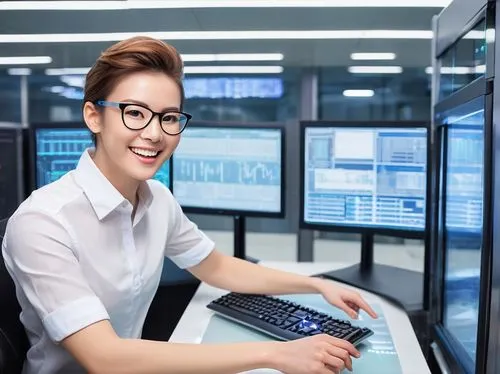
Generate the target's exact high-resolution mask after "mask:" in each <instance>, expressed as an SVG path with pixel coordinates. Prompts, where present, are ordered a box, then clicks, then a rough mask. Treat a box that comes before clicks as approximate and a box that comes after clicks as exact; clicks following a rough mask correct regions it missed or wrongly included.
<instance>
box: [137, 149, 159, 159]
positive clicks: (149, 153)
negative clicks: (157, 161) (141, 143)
mask: <svg viewBox="0 0 500 374" xmlns="http://www.w3.org/2000/svg"><path fill="white" fill-rule="evenodd" d="M130 150H131V151H132V152H133V153H135V154H136V155H138V156H142V157H150V158H155V157H157V156H158V155H159V154H160V153H161V151H158V150H153V149H145V148H138V147H130Z"/></svg>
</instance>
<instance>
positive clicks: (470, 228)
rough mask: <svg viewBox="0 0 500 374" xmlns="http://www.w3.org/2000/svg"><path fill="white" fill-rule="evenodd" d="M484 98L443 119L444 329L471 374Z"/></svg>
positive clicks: (481, 243)
mask: <svg viewBox="0 0 500 374" xmlns="http://www.w3.org/2000/svg"><path fill="white" fill-rule="evenodd" d="M484 108H485V97H484V96H481V97H479V98H476V99H474V100H471V101H469V102H466V103H463V104H461V105H457V106H456V107H454V108H453V109H450V110H448V111H446V112H444V113H439V118H440V122H441V123H442V127H443V128H442V132H441V134H442V135H441V143H442V151H441V164H442V168H441V176H440V177H441V180H442V183H443V187H442V191H441V194H440V201H441V206H440V212H441V214H440V222H439V223H440V226H441V227H442V228H443V234H442V237H440V240H439V251H442V252H443V256H442V257H443V258H442V262H443V264H442V270H441V271H442V274H443V279H442V284H443V287H442V295H441V298H442V308H441V312H442V316H441V318H442V322H441V323H442V327H443V335H444V336H446V341H447V342H449V343H450V346H451V347H452V348H453V349H454V350H455V351H456V352H460V353H459V354H458V355H457V358H458V361H459V362H460V363H461V365H462V366H463V367H464V368H466V370H467V371H469V372H473V370H474V367H475V366H476V360H477V355H478V352H479V344H480V340H479V339H478V330H480V329H481V322H480V321H481V318H482V313H481V293H482V292H484V290H483V289H482V287H481V269H482V267H481V262H482V260H484V258H483V255H485V254H486V253H483V252H485V251H483V249H484V250H487V249H488V248H489V246H488V245H487V242H485V238H486V237H487V236H484V228H485V224H484V223H485V222H484V218H483V217H484V212H483V210H484V208H485V207H484V201H485V188H484V186H485V182H484V180H485V176H486V173H487V171H488V169H487V168H485V138H486V135H485V127H486V118H485V117H486V116H485V110H484Z"/></svg>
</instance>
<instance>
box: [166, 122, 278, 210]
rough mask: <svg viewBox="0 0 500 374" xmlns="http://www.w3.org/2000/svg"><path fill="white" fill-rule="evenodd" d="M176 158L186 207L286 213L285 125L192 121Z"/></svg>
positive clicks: (179, 195) (177, 190)
mask: <svg viewBox="0 0 500 374" xmlns="http://www.w3.org/2000/svg"><path fill="white" fill-rule="evenodd" d="M173 158H174V161H173V166H174V172H173V191H174V195H175V197H176V199H177V201H179V203H180V205H181V206H182V207H183V209H184V211H186V212H189V213H202V214H203V213H204V214H227V215H233V216H237V215H241V216H259V217H283V216H284V211H285V208H284V192H283V191H284V182H285V177H284V176H285V174H284V173H285V171H284V127H282V126H276V125H267V124H260V123H259V124H228V123H226V124H223V123H202V122H198V123H193V124H190V125H189V126H188V128H187V129H186V130H185V131H184V132H183V134H182V137H181V141H180V143H179V146H178V147H177V149H176V151H175V152H174V156H173Z"/></svg>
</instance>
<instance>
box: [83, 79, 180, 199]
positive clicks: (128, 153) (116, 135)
mask: <svg viewBox="0 0 500 374" xmlns="http://www.w3.org/2000/svg"><path fill="white" fill-rule="evenodd" d="M105 100H106V101H107V102H117V103H136V104H139V105H140V106H136V107H131V106H128V107H126V108H125V109H124V113H123V118H124V119H125V122H126V123H127V124H133V122H134V121H136V122H139V121H141V117H142V116H144V115H149V114H148V112H147V110H144V109H143V108H141V106H142V107H147V108H149V109H151V110H152V111H154V112H162V113H163V112H166V111H168V110H176V111H178V110H180V105H181V92H180V89H179V86H178V85H177V84H176V82H175V81H174V80H173V79H172V78H170V77H168V76H167V75H166V74H164V73H158V72H137V73H133V74H130V75H128V76H126V77H124V78H122V79H121V80H120V81H119V83H118V84H117V85H116V86H115V88H114V89H113V90H112V91H111V93H110V95H109V96H108V97H106V98H105ZM84 116H85V122H86V123H87V126H88V127H89V128H90V129H91V131H92V132H94V133H95V134H97V149H96V152H95V154H94V156H93V158H94V162H95V163H96V165H97V166H98V167H99V169H100V170H101V172H102V173H103V174H104V175H105V176H106V177H107V178H108V179H109V180H110V182H111V183H112V184H113V185H114V186H115V187H116V188H117V189H118V190H120V191H121V192H122V194H125V193H126V192H125V190H130V188H129V187H132V186H135V187H134V188H135V189H136V188H137V186H138V184H139V182H141V181H145V180H147V179H151V178H152V177H153V176H154V175H155V173H156V172H157V171H158V169H159V168H160V167H161V165H162V164H163V163H164V162H166V161H167V160H168V159H169V158H170V156H171V155H172V153H173V152H174V150H175V148H176V147H177V145H178V144H179V139H180V135H169V134H166V133H165V132H164V131H163V130H162V127H161V125H160V119H159V116H157V115H155V116H154V117H153V119H152V120H151V121H150V123H149V125H148V126H146V127H145V128H143V129H141V130H132V129H130V128H127V127H126V126H125V124H124V122H123V119H122V110H121V109H120V108H118V107H97V106H95V105H94V104H92V103H90V102H87V103H85V107H84ZM170 118H171V117H168V116H166V117H164V118H163V121H164V123H165V121H168V120H169V119H170ZM129 127H131V126H129ZM132 127H133V126H132ZM137 127H141V126H137Z"/></svg>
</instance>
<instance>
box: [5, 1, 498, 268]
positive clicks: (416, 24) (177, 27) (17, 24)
mask: <svg viewBox="0 0 500 374" xmlns="http://www.w3.org/2000/svg"><path fill="white" fill-rule="evenodd" d="M16 3H18V4H17V5H12V7H14V8H16V7H17V8H18V10H7V9H8V8H2V6H4V4H2V3H0V44H1V47H2V48H1V49H0V61H1V57H7V56H35V55H36V56H50V57H51V59H52V61H51V62H49V63H45V64H41V65H39V64H37V65H35V64H20V65H14V64H12V63H6V64H5V65H0V122H9V123H15V124H18V125H19V126H30V125H31V124H35V123H68V122H79V121H81V98H82V87H83V83H84V73H85V70H86V68H87V67H88V66H90V65H91V64H92V62H93V61H95V59H96V58H97V56H98V55H99V53H100V51H102V50H104V49H105V48H106V47H107V46H109V45H110V44H111V42H103V41H97V42H96V41H88V42H75V41H70V40H69V39H71V34H73V33H113V32H130V33H137V34H141V33H145V32H166V33H168V32H171V31H182V32H183V33H184V34H183V33H181V34H179V35H174V34H167V35H166V37H165V38H164V39H165V40H167V41H169V42H170V43H172V44H173V45H174V46H175V47H177V48H178V49H179V51H180V52H181V53H182V54H185V55H186V56H188V55H191V56H192V55H193V54H205V58H208V57H207V54H210V55H212V56H211V57H214V56H213V55H218V54H231V53H266V54H269V53H274V54H275V53H281V54H282V56H280V57H276V56H273V57H269V56H268V57H267V58H263V60H262V61H255V60H254V61H248V60H247V61H245V60H244V59H243V61H241V60H240V61H227V60H226V61H220V60H223V58H222V57H221V56H220V55H218V58H219V61H189V60H188V59H185V61H186V77H185V84H186V94H187V102H186V107H185V110H186V111H187V112H189V113H191V114H192V115H193V117H194V119H196V120H203V121H208V122H210V121H214V122H217V123H218V122H221V121H229V122H233V123H234V122H246V123H252V124H253V125H257V126H258V124H259V123H277V124H280V125H283V126H284V127H285V129H286V141H285V151H286V155H285V156H286V157H285V160H286V163H285V167H286V180H285V182H286V189H285V196H284V199H285V206H286V214H285V217H284V218H283V219H281V218H248V219H247V227H246V228H247V234H246V242H247V245H246V249H247V250H246V252H247V254H248V255H249V256H252V257H255V258H258V259H262V260H289V261H295V260H297V259H299V260H305V261H339V262H343V263H346V264H356V263H359V261H360V258H361V250H360V245H361V236H360V235H359V234H355V233H340V232H333V231H330V232H327V231H326V230H325V231H318V230H304V229H300V228H299V221H300V208H301V206H300V204H301V203H300V202H301V199H300V198H299V196H300V189H299V187H300V186H299V184H300V183H299V182H298V181H299V180H300V176H301V170H300V149H299V144H300V123H299V121H301V120H324V121H351V122H352V121H393V122H394V123H397V122H403V121H414V122H420V123H428V124H430V123H431V122H432V117H433V114H434V113H433V104H436V102H437V101H438V99H442V98H446V97H448V96H452V94H454V93H456V92H457V91H458V90H459V89H460V88H462V87H464V86H466V85H468V84H470V83H471V82H472V81H473V80H475V79H476V78H477V76H478V72H477V71H472V70H470V69H469V70H468V69H462V70H460V69H455V70H449V71H446V70H441V75H440V87H439V88H440V91H439V94H438V96H439V97H438V99H436V92H433V79H436V75H432V72H433V68H432V66H431V65H432V62H433V57H436V56H435V55H433V53H432V51H433V50H434V46H433V43H432V37H433V31H432V28H433V23H432V20H433V17H435V16H437V15H438V14H440V13H441V12H442V11H443V9H444V7H445V6H447V5H449V3H450V1H442V2H439V1H428V2H425V1H423V2H421V4H424V5H420V6H405V7H394V6H393V5H394V4H392V6H391V4H390V3H391V2H390V1H380V2H379V3H380V4H379V6H378V7H372V8H370V7H366V6H365V7H355V6H353V7H345V6H328V7H316V6H314V5H310V6H309V7H298V8H294V7H267V6H262V7H251V8H248V9H245V11H244V12H243V11H242V10H241V8H237V7H236V8H231V7H224V6H221V7H219V8H210V7H199V6H198V7H193V8H191V7H189V5H186V4H188V3H189V2H184V5H182V6H181V7H180V8H178V9H162V10H160V11H159V10H158V9H147V8H146V9H95V10H88V9H78V10H56V9H52V10H40V9H38V10H37V9H29V7H27V6H26V8H24V9H23V7H24V5H22V4H21V3H23V2H16ZM24 3H26V2H24ZM97 3H98V2H95V7H96V8H98V7H99V5H97ZM117 3H119V2H116V4H117ZM131 3H133V2H131ZM313 3H314V2H312V4H313ZM335 3H340V2H336V1H334V0H332V2H331V4H335ZM365 3H366V2H365ZM409 3H411V2H409ZM414 3H415V4H416V3H418V2H417V1H415V2H414ZM455 3H457V4H463V3H464V2H463V1H458V0H457V1H456V2H455ZM493 3H496V2H489V3H488V6H489V7H490V8H493V7H494V6H493ZM135 4H136V6H138V7H139V8H140V7H141V6H140V5H138V4H140V2H135ZM384 4H385V5H386V6H384ZM485 5H486V1H478V2H477V4H476V5H475V7H471V8H470V9H468V8H467V9H465V8H462V11H461V12H459V13H460V14H461V15H463V14H466V15H463V17H462V18H460V17H457V20H458V19H459V20H460V22H458V23H459V24H460V25H462V24H468V23H467V22H469V21H470V19H473V18H474V17H473V16H472V15H471V14H472V13H473V14H475V12H478V11H479V10H480V9H481V7H483V6H485ZM54 6H55V7H56V5H54ZM117 7H118V8H119V6H118V5H117ZM449 9H452V10H453V9H455V10H456V7H455V8H453V7H450V8H449ZM464 9H465V10H464ZM467 12H471V14H468V15H467ZM448 14H450V13H448ZM467 17H468V18H467ZM447 20H449V18H448V19H447ZM462 21H463V22H462ZM471 22H472V21H471ZM443 24H444V21H443ZM481 27H482V28H481ZM464 28H465V26H464ZM485 28H486V21H485V23H484V24H482V25H481V24H480V25H479V26H478V27H477V28H476V29H475V31H478V32H481V30H483V32H484V29H485ZM290 30H295V31H298V33H296V34H295V35H293V36H290V35H289V34H286V32H288V31H290ZM315 30H316V31H318V34H316V36H311V35H310V34H308V33H311V32H312V31H315ZM220 31H229V34H231V33H233V34H236V33H235V32H236V31H243V32H264V33H267V34H266V35H267V37H262V36H261V37H259V36H258V35H259V34H256V35H255V36H252V37H248V39H247V38H245V39H243V40H236V39H231V36H227V35H226V36H224V37H223V38H222V39H219V38H218V36H217V35H215V34H210V32H220ZM284 31H285V32H284ZM452 31H453V32H454V33H455V34H456V35H455V36H456V37H457V38H459V37H460V36H459V35H458V34H460V32H461V31H463V30H459V31H457V30H452ZM188 32H192V34H188ZM276 32H281V34H278V35H274V36H272V37H271V36H270V35H271V34H272V33H276ZM60 33H64V34H67V35H66V38H67V39H68V41H67V42H51V41H47V37H45V39H44V37H40V38H39V40H38V39H37V38H36V37H35V36H34V35H37V34H60ZM339 34H341V35H339ZM318 35H321V36H318ZM28 38H31V41H30V42H28V41H27V39H28ZM82 38H83V39H85V36H83V37H82ZM476 39H477V38H476ZM471 40H472V41H471ZM473 40H474V39H470V38H469V39H467V38H465V39H460V43H459V44H458V47H457V48H456V50H455V52H453V53H454V54H453V57H450V58H448V57H447V56H446V55H445V56H444V57H443V58H442V61H443V64H442V66H444V67H449V68H452V67H453V68H454V67H464V68H470V66H469V65H468V63H469V60H468V59H469V57H470V56H469V55H468V54H467V53H468V52H469V50H470V49H471V48H472V49H474V48H475V44H474V42H473ZM457 51H458V52H457ZM464 51H465V52H464ZM355 53H375V54H378V56H377V55H370V56H355V55H353V54H355ZM380 53H384V54H385V55H384V56H382V55H380ZM360 58H361V59H360ZM365 58H366V59H365ZM198 60H200V59H199V58H198ZM461 63H463V65H464V66H461ZM2 66H3V67H2ZM207 66H208V67H209V69H207V68H206V67H207ZM226 66H232V67H236V68H235V69H238V68H239V69H243V67H250V68H255V70H258V69H264V68H266V69H268V70H269V71H268V72H266V73H263V72H262V70H261V72H260V73H259V72H257V73H249V72H248V71H247V72H245V73H224V72H220V73H214V72H213V71H212V72H211V73H207V71H208V70H210V69H212V70H213V69H216V68H221V69H223V68H224V67H226ZM61 69H75V70H72V71H71V70H69V71H68V70H66V71H64V70H61ZM483 73H484V72H483ZM479 75H481V74H479ZM434 83H435V82H434ZM220 87H224V89H220ZM241 87H252V89H246V90H243V89H242V88H241ZM433 98H434V100H433ZM189 216H190V218H191V219H192V220H193V221H194V222H196V223H197V224H198V225H199V226H200V227H201V228H202V229H204V230H205V231H206V232H207V234H208V235H209V236H210V237H211V238H212V239H213V240H214V241H215V242H216V243H217V246H218V247H219V249H221V250H222V251H223V252H225V253H228V254H232V253H234V249H235V248H234V245H233V223H234V222H233V218H232V217H231V216H221V215H202V214H193V213H189ZM425 244H426V243H425V242H424V240H421V239H407V238H402V237H395V236H387V235H376V236H375V252H374V258H375V262H376V263H380V264H387V265H392V266H395V267H400V268H405V269H408V270H413V271H419V272H423V271H424V269H425V265H426V264H425ZM476 246H477V241H474V240H471V241H469V240H461V241H459V242H458V243H456V247H455V248H454V249H455V250H454V252H453V256H452V257H450V261H449V262H448V266H449V267H450V269H451V270H452V271H453V272H455V273H460V271H464V272H468V271H471V270H472V271H475V270H478V269H479V268H480V266H481V265H480V261H481V257H480V256H478V250H477V247H476Z"/></svg>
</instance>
